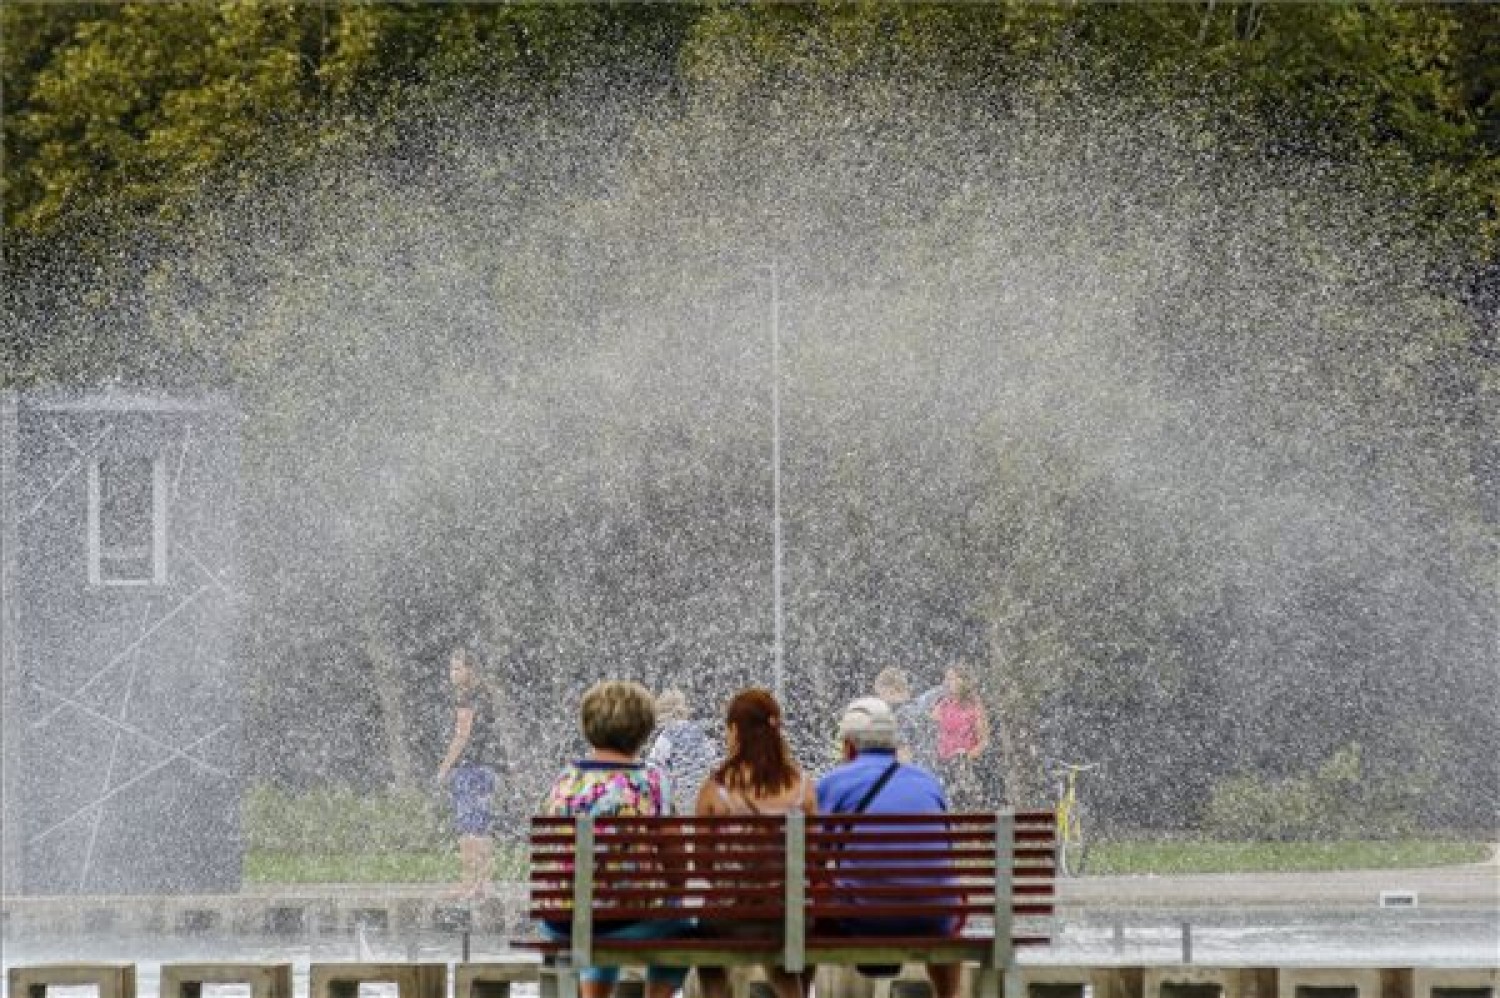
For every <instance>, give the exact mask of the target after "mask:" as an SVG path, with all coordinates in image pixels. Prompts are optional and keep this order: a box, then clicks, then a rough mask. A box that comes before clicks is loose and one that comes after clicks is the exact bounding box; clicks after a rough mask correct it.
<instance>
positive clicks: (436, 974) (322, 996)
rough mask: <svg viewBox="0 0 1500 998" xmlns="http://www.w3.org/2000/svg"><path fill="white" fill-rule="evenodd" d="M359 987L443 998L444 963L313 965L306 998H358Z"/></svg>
mask: <svg viewBox="0 0 1500 998" xmlns="http://www.w3.org/2000/svg"><path fill="white" fill-rule="evenodd" d="M361 984H394V985H395V986H396V993H397V994H398V995H399V996H400V998H447V995H448V965H447V964H446V963H315V964H313V965H312V966H311V967H309V968H308V998H358V996H359V986H360V985H361Z"/></svg>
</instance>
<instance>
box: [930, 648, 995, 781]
mask: <svg viewBox="0 0 1500 998" xmlns="http://www.w3.org/2000/svg"><path fill="white" fill-rule="evenodd" d="M943 687H944V689H943V695H942V697H941V698H939V700H938V702H937V704H936V705H935V706H934V707H933V708H932V719H933V721H934V722H935V723H936V725H937V763H938V774H939V775H940V776H941V777H942V779H943V788H944V789H945V790H946V791H947V793H948V798H949V799H948V804H949V806H950V807H951V808H952V809H953V810H955V811H964V810H968V809H971V808H975V807H979V806H980V805H981V803H982V801H981V800H980V793H979V772H978V767H977V765H976V763H977V762H978V759H979V757H980V756H981V755H982V754H983V753H984V750H985V749H986V748H988V747H989V744H990V719H989V715H988V714H986V713H985V709H984V702H983V701H981V700H980V699H979V694H978V693H977V692H976V691H975V689H974V679H973V677H972V675H970V673H969V671H968V670H967V669H964V668H958V667H955V668H951V669H949V670H948V674H947V676H946V677H944V680H943Z"/></svg>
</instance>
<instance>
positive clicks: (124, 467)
mask: <svg viewBox="0 0 1500 998" xmlns="http://www.w3.org/2000/svg"><path fill="white" fill-rule="evenodd" d="M166 486H167V467H166V461H165V459H164V458H163V457H161V456H160V455H157V456H155V457H150V456H140V457H136V456H121V457H106V458H101V459H99V460H96V461H92V462H90V464H89V484H88V488H89V525H88V530H89V532H88V546H89V584H90V585H96V586H99V585H103V586H146V585H163V584H165V583H166V581H167V487H166Z"/></svg>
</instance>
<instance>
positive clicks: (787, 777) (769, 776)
mask: <svg viewBox="0 0 1500 998" xmlns="http://www.w3.org/2000/svg"><path fill="white" fill-rule="evenodd" d="M724 720H725V722H726V723H727V724H728V726H729V728H730V730H732V731H733V732H734V736H735V745H734V750H733V752H732V753H731V754H730V755H729V756H728V757H727V758H726V759H725V760H724V762H723V763H722V764H721V765H720V766H719V768H718V769H716V770H714V779H715V780H717V781H718V782H719V783H721V784H723V785H724V786H725V787H726V788H728V789H730V790H738V791H739V792H740V793H748V794H752V795H754V796H758V797H771V796H774V795H776V794H779V793H781V792H782V791H784V790H786V789H788V788H789V787H791V786H792V785H793V784H794V783H796V782H797V778H798V777H799V776H800V775H801V770H799V769H798V768H797V763H796V762H794V761H793V760H792V749H791V746H790V745H788V744H787V741H786V735H784V734H783V733H782V731H781V705H780V704H778V703H777V702H776V698H775V697H773V696H772V695H771V694H770V693H769V692H768V691H766V690H762V689H756V688H752V689H748V690H741V691H740V692H739V693H736V694H735V695H734V699H733V700H730V701H729V707H728V709H727V710H726V711H725V712H724Z"/></svg>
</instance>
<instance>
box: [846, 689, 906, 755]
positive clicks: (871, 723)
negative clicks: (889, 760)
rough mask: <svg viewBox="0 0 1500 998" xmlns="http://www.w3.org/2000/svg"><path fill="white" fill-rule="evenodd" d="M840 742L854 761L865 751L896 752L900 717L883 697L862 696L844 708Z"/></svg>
mask: <svg viewBox="0 0 1500 998" xmlns="http://www.w3.org/2000/svg"><path fill="white" fill-rule="evenodd" d="M839 740H840V741H841V742H843V743H844V754H845V755H846V756H848V757H850V758H852V757H854V756H856V755H859V754H860V753H861V752H871V751H886V752H893V751H895V749H896V715H895V714H894V713H893V712H892V711H891V705H890V704H888V703H886V702H885V701H884V700H882V699H880V697H860V698H859V699H858V700H855V701H854V702H853V703H851V704H850V705H849V706H848V707H846V708H845V709H844V716H843V717H842V718H841V719H840V720H839Z"/></svg>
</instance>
